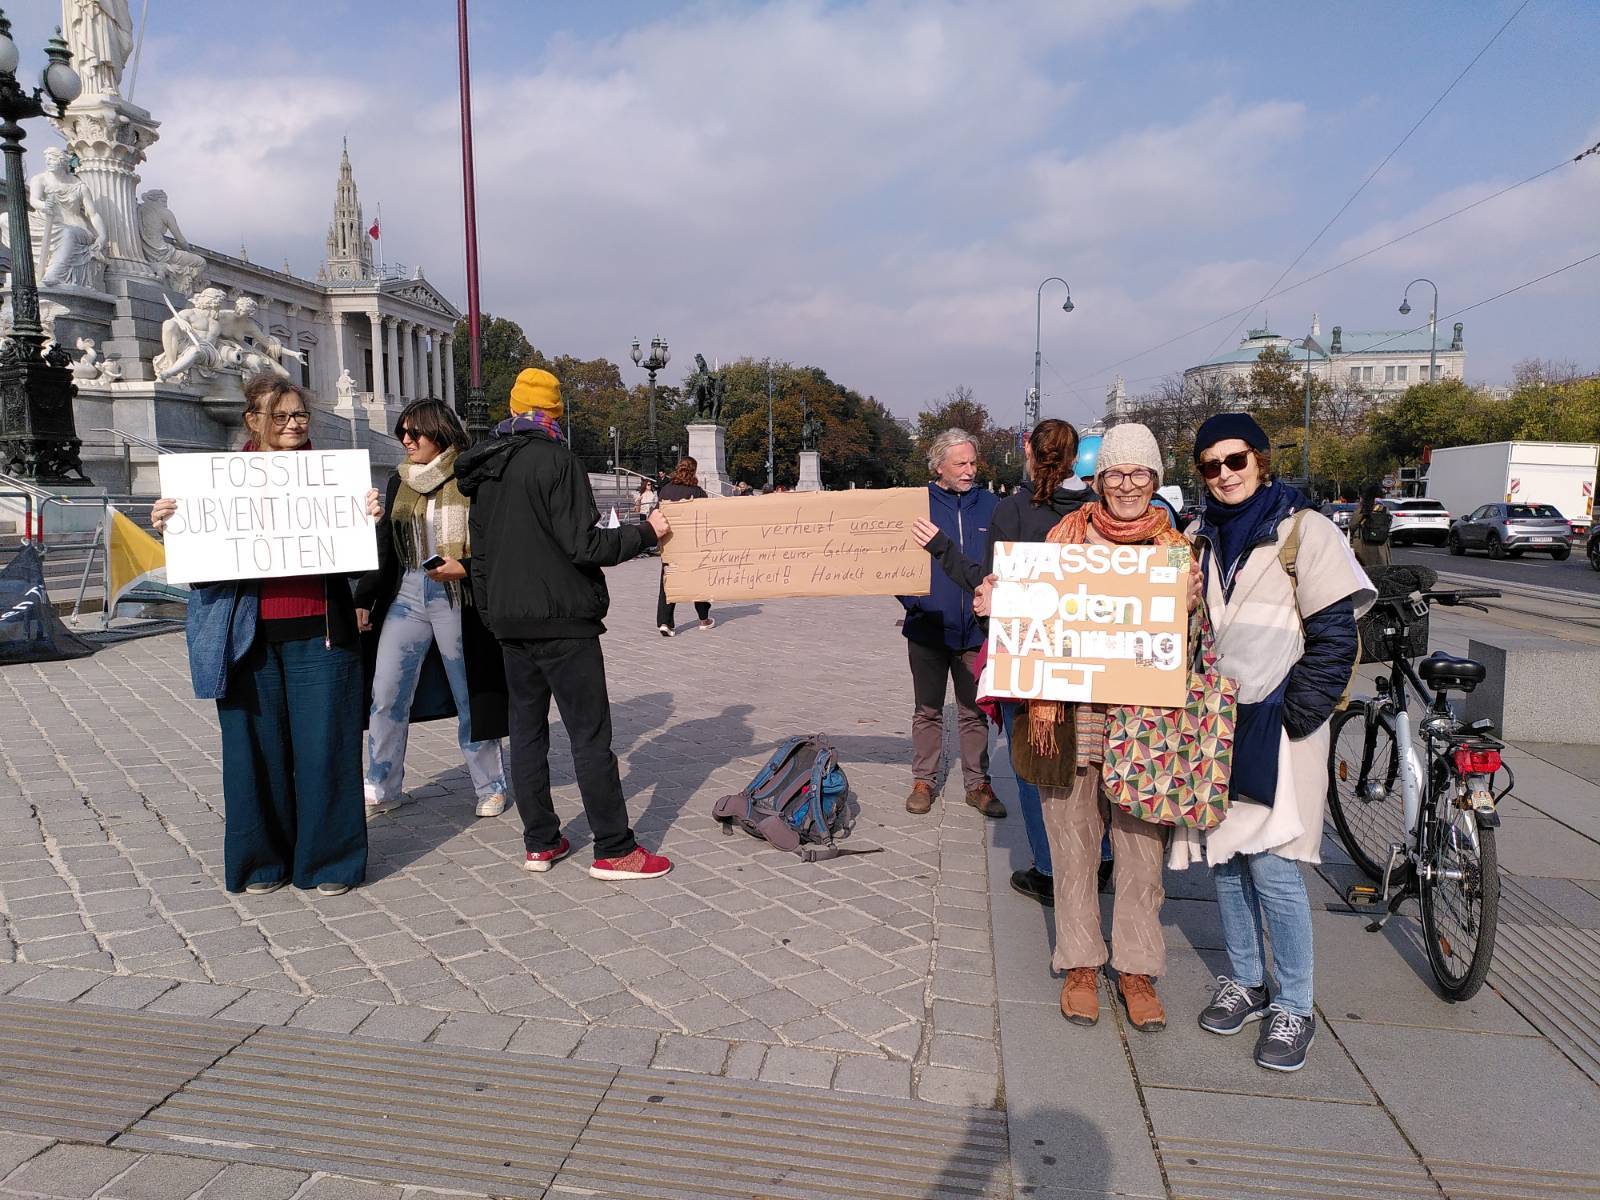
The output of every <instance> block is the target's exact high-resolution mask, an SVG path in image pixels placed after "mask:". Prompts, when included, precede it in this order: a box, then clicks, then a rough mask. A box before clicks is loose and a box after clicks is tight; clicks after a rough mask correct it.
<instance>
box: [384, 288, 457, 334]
mask: <svg viewBox="0 0 1600 1200" xmlns="http://www.w3.org/2000/svg"><path fill="white" fill-rule="evenodd" d="M383 295H384V296H385V297H390V296H392V297H394V298H395V299H397V300H404V301H406V302H407V303H410V304H415V305H417V306H418V307H420V308H425V309H427V310H428V311H429V312H434V313H438V314H439V315H440V316H441V317H446V318H448V319H449V320H450V322H451V323H452V324H454V323H455V322H456V321H459V320H460V319H461V312H460V310H459V309H457V308H456V306H455V305H453V304H451V303H450V301H448V300H446V299H445V298H444V296H443V295H442V294H441V293H440V292H439V291H438V290H436V289H435V288H434V286H433V285H432V284H431V283H429V282H428V281H427V280H426V279H405V280H401V281H399V282H396V283H385V284H384V285H383Z"/></svg>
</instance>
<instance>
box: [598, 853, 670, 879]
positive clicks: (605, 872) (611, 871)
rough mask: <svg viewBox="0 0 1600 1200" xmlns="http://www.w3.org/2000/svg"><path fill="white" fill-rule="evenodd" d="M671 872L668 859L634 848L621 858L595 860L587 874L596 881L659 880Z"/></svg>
mask: <svg viewBox="0 0 1600 1200" xmlns="http://www.w3.org/2000/svg"><path fill="white" fill-rule="evenodd" d="M670 870H672V862H671V860H670V859H666V858H663V857H662V856H661V855H659V854H651V853H650V851H648V850H646V849H645V848H644V847H643V846H635V847H634V848H633V849H632V850H631V851H630V852H629V853H627V854H625V855H623V856H622V857H621V858H597V859H595V860H594V866H592V867H590V868H589V874H591V875H593V876H594V877H595V878H596V879H659V878H661V876H663V875H665V874H666V873H667V872H668V871H670Z"/></svg>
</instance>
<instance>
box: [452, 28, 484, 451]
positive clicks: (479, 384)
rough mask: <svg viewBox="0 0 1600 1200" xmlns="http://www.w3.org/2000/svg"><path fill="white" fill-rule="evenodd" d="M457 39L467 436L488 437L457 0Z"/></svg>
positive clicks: (468, 76)
mask: <svg viewBox="0 0 1600 1200" xmlns="http://www.w3.org/2000/svg"><path fill="white" fill-rule="evenodd" d="M456 40H457V42H458V49H459V54H460V76H461V198H462V206H463V208H464V210H465V213H464V215H465V232H466V243H467V361H468V363H469V364H470V365H469V374H468V387H467V411H466V418H467V422H466V424H467V436H468V437H470V438H472V440H473V441H475V442H476V441H482V440H483V439H484V438H486V437H488V436H489V412H488V406H487V405H486V404H485V403H484V398H483V347H482V346H481V345H480V342H481V338H480V335H479V310H478V197H477V185H476V183H475V182H474V179H473V174H474V172H473V166H472V68H471V65H470V63H469V62H468V55H467V0H456Z"/></svg>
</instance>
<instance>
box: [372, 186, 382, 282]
mask: <svg viewBox="0 0 1600 1200" xmlns="http://www.w3.org/2000/svg"><path fill="white" fill-rule="evenodd" d="M373 225H374V227H375V228H376V229H377V231H378V236H377V238H376V239H375V240H376V241H377V243H378V278H379V279H382V278H383V201H382V200H379V201H378V219H377V220H376V221H375V222H373Z"/></svg>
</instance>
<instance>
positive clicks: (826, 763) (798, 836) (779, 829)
mask: <svg viewBox="0 0 1600 1200" xmlns="http://www.w3.org/2000/svg"><path fill="white" fill-rule="evenodd" d="M849 796H850V782H849V780H848V779H846V778H845V774H844V769H843V768H842V767H840V766H839V756H838V754H837V753H836V752H835V751H834V748H833V744H832V743H831V742H829V741H828V740H827V738H825V737H822V736H821V735H816V736H812V737H792V738H790V739H788V741H786V742H784V743H783V744H782V745H781V746H779V747H778V748H777V750H775V751H774V752H773V755H772V757H771V758H769V759H768V760H767V765H766V766H764V767H762V768H761V770H759V771H757V772H756V777H755V778H754V779H752V780H751V781H750V783H749V784H748V785H747V786H746V787H745V788H744V790H742V791H738V792H735V793H733V794H732V795H731V796H724V797H722V799H720V800H718V801H717V802H716V804H715V805H714V806H713V807H712V809H711V815H712V816H714V817H716V819H717V820H719V821H721V822H722V832H723V833H724V834H729V835H731V834H732V833H733V826H734V824H735V823H736V822H737V823H738V825H739V826H740V827H741V828H742V829H743V830H744V831H745V832H746V833H748V834H749V835H750V836H751V837H758V838H761V839H762V840H763V841H766V842H768V843H770V844H771V845H773V846H776V847H777V848H778V849H779V850H789V851H792V852H793V853H795V854H798V855H799V856H800V858H801V859H803V860H804V861H805V862H822V861H824V860H826V859H830V858H836V857H838V856H839V855H841V854H873V853H876V852H877V851H878V850H880V849H881V847H877V846H873V847H864V848H861V849H856V848H854V847H847V846H840V845H838V844H836V842H835V839H836V838H842V837H848V836H849V834H850V806H849Z"/></svg>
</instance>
